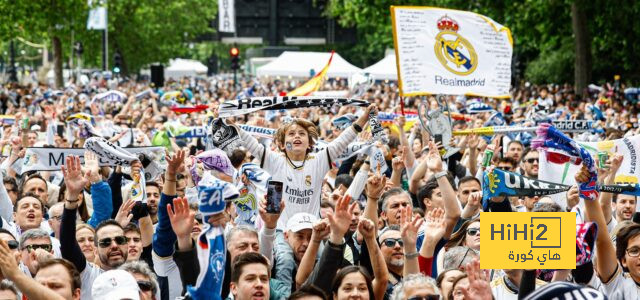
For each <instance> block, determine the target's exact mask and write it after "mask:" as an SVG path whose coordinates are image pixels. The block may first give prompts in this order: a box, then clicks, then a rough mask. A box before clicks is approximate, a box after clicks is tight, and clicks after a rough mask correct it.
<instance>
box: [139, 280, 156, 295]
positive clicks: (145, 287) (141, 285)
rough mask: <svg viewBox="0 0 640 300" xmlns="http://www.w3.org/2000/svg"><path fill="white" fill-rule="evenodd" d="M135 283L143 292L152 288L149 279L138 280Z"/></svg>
mask: <svg viewBox="0 0 640 300" xmlns="http://www.w3.org/2000/svg"><path fill="white" fill-rule="evenodd" d="M137 283H138V287H139V288H140V290H141V291H143V292H150V291H151V290H153V284H151V282H150V281H144V280H138V281H137Z"/></svg>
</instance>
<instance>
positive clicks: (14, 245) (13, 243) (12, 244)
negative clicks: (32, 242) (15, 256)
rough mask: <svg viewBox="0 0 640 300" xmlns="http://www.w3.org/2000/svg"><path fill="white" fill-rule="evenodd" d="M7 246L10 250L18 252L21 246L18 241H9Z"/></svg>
mask: <svg viewBox="0 0 640 300" xmlns="http://www.w3.org/2000/svg"><path fill="white" fill-rule="evenodd" d="M7 245H8V246H9V249H11V250H16V249H18V246H19V245H20V244H18V241H7Z"/></svg>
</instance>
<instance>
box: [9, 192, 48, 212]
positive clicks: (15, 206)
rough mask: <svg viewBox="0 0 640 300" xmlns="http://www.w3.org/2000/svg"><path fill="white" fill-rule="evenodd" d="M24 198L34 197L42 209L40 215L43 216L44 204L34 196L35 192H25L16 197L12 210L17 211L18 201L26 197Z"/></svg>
mask: <svg viewBox="0 0 640 300" xmlns="http://www.w3.org/2000/svg"><path fill="white" fill-rule="evenodd" d="M26 198H34V199H36V200H38V203H40V210H42V215H43V216H44V214H45V212H46V210H45V208H44V204H43V203H42V201H41V200H40V199H39V198H38V197H37V196H36V194H34V193H26V194H24V195H22V196H21V197H18V199H16V204H15V205H14V206H13V212H17V211H18V206H19V205H18V203H20V201H21V200H23V199H26Z"/></svg>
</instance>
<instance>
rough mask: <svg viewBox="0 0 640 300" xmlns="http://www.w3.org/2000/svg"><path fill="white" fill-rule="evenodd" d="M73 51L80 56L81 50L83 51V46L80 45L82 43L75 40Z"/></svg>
mask: <svg viewBox="0 0 640 300" xmlns="http://www.w3.org/2000/svg"><path fill="white" fill-rule="evenodd" d="M73 51H74V52H75V53H76V55H77V56H82V52H83V51H84V48H83V47H82V43H81V42H75V44H73Z"/></svg>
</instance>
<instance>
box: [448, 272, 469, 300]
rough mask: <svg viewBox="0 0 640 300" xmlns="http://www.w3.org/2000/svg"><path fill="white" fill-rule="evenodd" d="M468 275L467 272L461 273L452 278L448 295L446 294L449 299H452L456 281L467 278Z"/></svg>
mask: <svg viewBox="0 0 640 300" xmlns="http://www.w3.org/2000/svg"><path fill="white" fill-rule="evenodd" d="M468 276H469V275H467V273H463V274H460V275H458V276H457V277H456V278H455V279H453V281H452V282H451V290H450V291H449V295H447V296H448V297H449V299H453V290H454V289H455V287H456V284H458V282H460V280H462V279H465V278H467V277H468Z"/></svg>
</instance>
